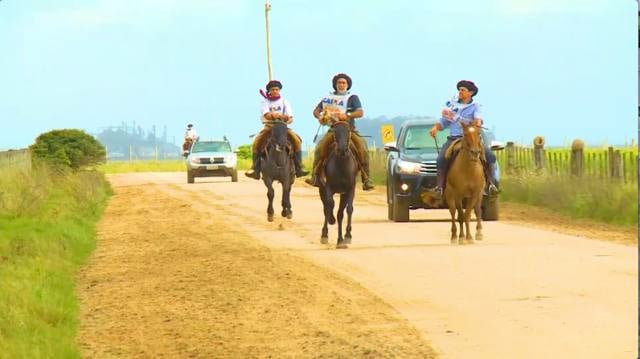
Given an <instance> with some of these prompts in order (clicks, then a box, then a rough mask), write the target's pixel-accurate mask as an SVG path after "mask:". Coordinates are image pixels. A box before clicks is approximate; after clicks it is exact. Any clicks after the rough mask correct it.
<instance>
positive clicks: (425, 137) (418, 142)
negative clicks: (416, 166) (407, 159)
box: [402, 126, 449, 152]
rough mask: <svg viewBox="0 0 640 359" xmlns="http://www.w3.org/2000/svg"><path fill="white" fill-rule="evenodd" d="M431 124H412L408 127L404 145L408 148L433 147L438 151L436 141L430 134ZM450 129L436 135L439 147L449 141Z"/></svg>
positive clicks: (423, 148)
mask: <svg viewBox="0 0 640 359" xmlns="http://www.w3.org/2000/svg"><path fill="white" fill-rule="evenodd" d="M430 129H431V126H412V127H409V128H407V132H406V134H405V136H404V142H403V143H402V147H404V148H405V149H407V150H425V149H433V151H434V152H435V151H436V142H435V141H434V140H433V137H431V135H430V134H429V130H430ZM448 135H449V130H447V129H446V130H444V131H439V132H438V134H437V135H436V139H437V141H438V147H442V144H443V143H445V142H446V141H447V136H448Z"/></svg>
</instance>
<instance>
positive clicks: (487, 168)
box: [484, 163, 500, 196]
mask: <svg viewBox="0 0 640 359" xmlns="http://www.w3.org/2000/svg"><path fill="white" fill-rule="evenodd" d="M484 173H485V176H486V178H487V186H486V188H485V190H484V193H485V194H488V195H490V196H493V195H496V194H498V193H500V190H499V189H498V186H496V184H497V182H496V179H495V173H496V164H495V163H486V164H485V165H484Z"/></svg>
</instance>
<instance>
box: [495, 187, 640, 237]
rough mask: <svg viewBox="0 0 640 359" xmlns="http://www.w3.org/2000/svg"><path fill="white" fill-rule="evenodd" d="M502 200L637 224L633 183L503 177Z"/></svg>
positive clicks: (621, 222) (598, 219)
mask: <svg viewBox="0 0 640 359" xmlns="http://www.w3.org/2000/svg"><path fill="white" fill-rule="evenodd" d="M501 187H502V190H503V192H502V193H501V199H502V200H505V201H513V202H519V203H525V204H530V205H534V206H539V207H545V208H549V209H552V210H555V211H558V212H562V213H566V214H568V215H570V216H573V217H574V218H588V219H593V220H597V221H601V222H605V223H611V224H618V225H623V226H634V225H637V224H638V202H637V199H638V187H637V184H636V183H626V184H625V183H624V182H623V181H615V182H614V181H608V180H602V179H598V178H590V177H584V178H582V179H577V178H571V177H570V176H547V175H535V174H524V175H519V176H504V177H503V178H502V183H501Z"/></svg>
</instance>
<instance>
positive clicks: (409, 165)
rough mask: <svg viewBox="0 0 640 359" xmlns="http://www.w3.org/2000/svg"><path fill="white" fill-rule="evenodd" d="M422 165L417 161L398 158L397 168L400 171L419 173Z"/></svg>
mask: <svg viewBox="0 0 640 359" xmlns="http://www.w3.org/2000/svg"><path fill="white" fill-rule="evenodd" d="M420 167H421V164H420V163H416V162H409V161H403V160H398V163H397V169H398V172H400V173H406V174H419V173H420Z"/></svg>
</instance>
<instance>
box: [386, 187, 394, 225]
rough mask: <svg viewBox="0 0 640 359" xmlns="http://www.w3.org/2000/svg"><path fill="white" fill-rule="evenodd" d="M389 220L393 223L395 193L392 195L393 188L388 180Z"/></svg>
mask: <svg viewBox="0 0 640 359" xmlns="http://www.w3.org/2000/svg"><path fill="white" fill-rule="evenodd" d="M387 212H388V214H387V219H389V220H390V221H393V193H391V187H390V185H389V181H388V180H387Z"/></svg>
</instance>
